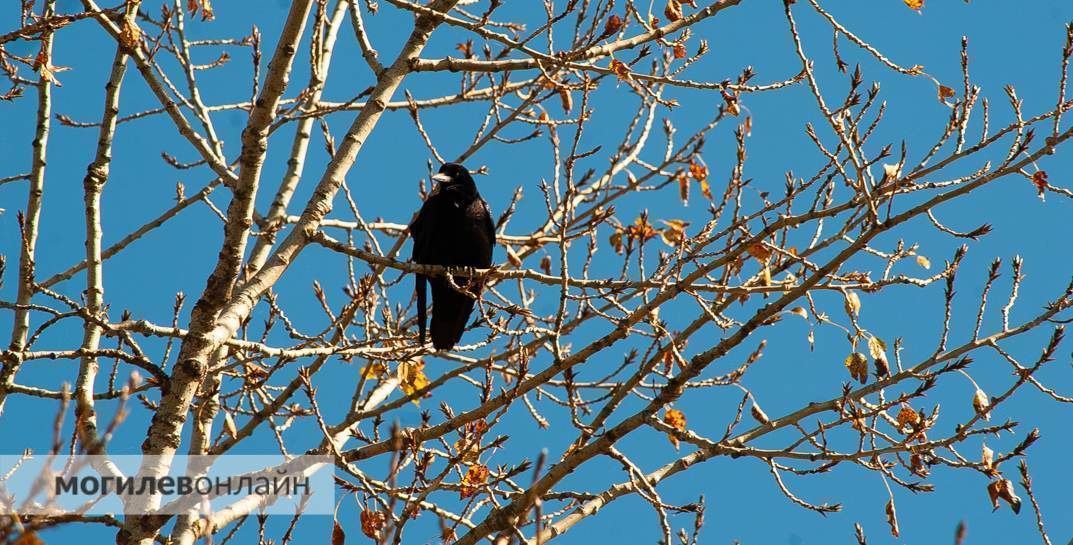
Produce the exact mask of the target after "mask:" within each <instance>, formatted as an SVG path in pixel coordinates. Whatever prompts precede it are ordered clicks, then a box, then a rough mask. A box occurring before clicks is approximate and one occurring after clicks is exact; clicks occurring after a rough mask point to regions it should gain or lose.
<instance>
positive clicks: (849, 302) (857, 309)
mask: <svg viewBox="0 0 1073 545" xmlns="http://www.w3.org/2000/svg"><path fill="white" fill-rule="evenodd" d="M845 307H846V314H849V315H850V316H857V315H858V314H860V313H861V298H860V297H858V296H857V292H854V291H847V292H846V301H845Z"/></svg>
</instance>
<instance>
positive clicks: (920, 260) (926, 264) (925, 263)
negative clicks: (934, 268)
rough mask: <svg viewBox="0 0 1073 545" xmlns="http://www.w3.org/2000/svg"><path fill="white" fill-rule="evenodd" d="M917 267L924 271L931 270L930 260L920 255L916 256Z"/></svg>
mask: <svg viewBox="0 0 1073 545" xmlns="http://www.w3.org/2000/svg"><path fill="white" fill-rule="evenodd" d="M917 265H920V266H921V267H924V268H925V269H930V268H931V260H930V259H928V258H927V257H924V256H922V255H918V256H917Z"/></svg>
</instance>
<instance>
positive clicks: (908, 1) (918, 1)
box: [904, 0, 924, 11]
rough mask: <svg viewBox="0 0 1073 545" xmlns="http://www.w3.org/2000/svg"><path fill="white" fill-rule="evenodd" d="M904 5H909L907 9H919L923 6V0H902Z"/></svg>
mask: <svg viewBox="0 0 1073 545" xmlns="http://www.w3.org/2000/svg"><path fill="white" fill-rule="evenodd" d="M904 2H905V5H907V6H909V9H915V10H917V11H920V9H921V8H923V7H924V0H904Z"/></svg>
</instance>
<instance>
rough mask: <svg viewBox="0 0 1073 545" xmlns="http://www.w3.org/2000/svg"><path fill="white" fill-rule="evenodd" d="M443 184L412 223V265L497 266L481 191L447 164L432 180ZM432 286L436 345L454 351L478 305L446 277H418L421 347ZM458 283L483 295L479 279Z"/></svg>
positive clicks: (459, 167) (489, 218)
mask: <svg viewBox="0 0 1073 545" xmlns="http://www.w3.org/2000/svg"><path fill="white" fill-rule="evenodd" d="M432 179H433V180H435V181H437V182H439V184H438V185H437V186H436V187H435V188H433V190H432V192H431V193H430V194H429V196H428V198H426V199H425V204H424V205H422V206H421V211H420V212H418V214H417V218H416V219H414V221H413V223H411V224H410V234H411V236H413V239H414V253H413V260H414V262H415V263H418V264H421V265H443V266H448V267H451V266H457V267H476V268H481V269H486V268H488V267H491V266H492V247H493V246H494V245H495V239H496V237H495V226H493V225H492V213H491V212H490V211H489V210H488V203H486V202H484V199H482V198H481V195H480V193H478V192H477V184H476V183H474V181H473V178H472V177H471V176H470V175H469V171H468V170H466V167H464V166H462V165H459V164H456V163H447V164H445V165H443V166H442V167H440V171H439V173H438V174H436V175H435V176H433V177H432ZM426 283H428V284H432V304H433V306H432V327H431V328H430V329H431V333H432V345H433V346H435V347H436V349H437V350H449V349H451V348H453V347H454V345H455V344H456V343H457V342H458V341H459V339H461V338H462V330H464V329H465V328H466V323H467V322H469V316H470V314H472V313H473V305H474V303H475V302H476V300H475V299H473V298H472V297H469V296H467V295H466V294H464V293H461V292H459V291H458V290H456V289H454V288H452V287H451V285H450V284H449V283H448V282H447V278H446V277H443V276H435V277H431V278H430V277H428V276H425V275H423V274H418V275H417V278H416V285H415V288H416V291H417V322H418V327H419V329H420V333H421V344H422V345H424V344H425V317H426V316H425V312H426V311H425V303H426V295H425V284H426ZM455 284H456V285H458V286H459V287H462V288H465V289H466V290H467V291H469V292H471V293H474V294H479V293H480V289H481V286H480V282H479V280H478V279H476V278H473V279H468V280H467V279H465V278H462V277H455Z"/></svg>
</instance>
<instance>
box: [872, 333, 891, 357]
mask: <svg viewBox="0 0 1073 545" xmlns="http://www.w3.org/2000/svg"><path fill="white" fill-rule="evenodd" d="M886 352H887V343H885V342H883V339H880V338H879V337H869V338H868V353H869V354H871V356H872V359H878V358H882V357H884V356H885V355H886Z"/></svg>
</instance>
